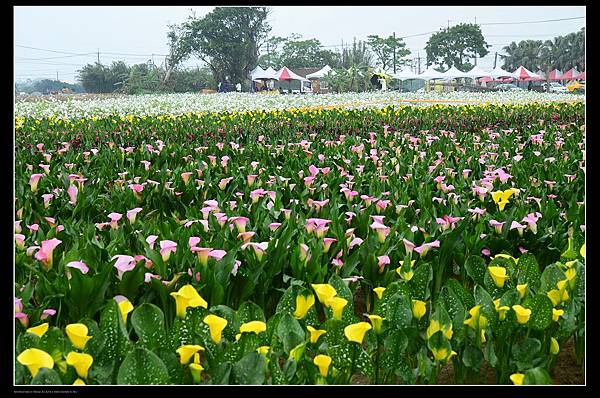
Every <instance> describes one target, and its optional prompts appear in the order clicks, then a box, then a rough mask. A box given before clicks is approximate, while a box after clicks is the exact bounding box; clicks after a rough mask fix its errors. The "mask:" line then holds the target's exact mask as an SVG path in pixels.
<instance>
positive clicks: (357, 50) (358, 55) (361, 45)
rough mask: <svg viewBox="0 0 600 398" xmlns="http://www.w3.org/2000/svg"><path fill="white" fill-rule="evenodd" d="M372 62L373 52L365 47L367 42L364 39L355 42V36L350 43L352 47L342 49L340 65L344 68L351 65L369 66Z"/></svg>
mask: <svg viewBox="0 0 600 398" xmlns="http://www.w3.org/2000/svg"><path fill="white" fill-rule="evenodd" d="M372 64H373V54H371V52H370V51H369V49H368V48H367V43H366V42H364V41H360V40H359V41H358V43H357V42H356V38H355V39H354V42H353V43H352V47H350V48H343V49H342V62H341V65H340V67H342V68H344V69H348V68H351V67H353V66H359V67H362V68H366V67H369V66H371V65H372Z"/></svg>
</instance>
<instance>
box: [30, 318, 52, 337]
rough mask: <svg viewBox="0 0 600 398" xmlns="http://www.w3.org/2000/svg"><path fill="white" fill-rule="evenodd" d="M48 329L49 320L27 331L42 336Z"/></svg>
mask: <svg viewBox="0 0 600 398" xmlns="http://www.w3.org/2000/svg"><path fill="white" fill-rule="evenodd" d="M47 331H48V322H45V323H42V324H41V325H38V326H36V327H33V328H29V329H27V333H32V334H35V335H36V336H38V337H42V336H43V335H44V334H46V332H47Z"/></svg>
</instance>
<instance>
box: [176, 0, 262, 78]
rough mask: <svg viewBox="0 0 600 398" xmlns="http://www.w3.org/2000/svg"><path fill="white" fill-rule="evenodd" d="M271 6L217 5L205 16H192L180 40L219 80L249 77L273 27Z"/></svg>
mask: <svg viewBox="0 0 600 398" xmlns="http://www.w3.org/2000/svg"><path fill="white" fill-rule="evenodd" d="M268 14H269V9H268V8H267V7H215V9H214V10H213V11H211V12H210V13H208V14H207V15H206V16H204V17H203V18H196V17H195V16H191V17H190V18H188V20H187V21H186V22H184V23H183V24H182V26H181V28H180V31H179V33H178V36H177V39H179V40H182V41H183V42H184V43H183V44H180V47H181V49H182V50H181V54H188V52H187V49H188V46H189V54H190V55H196V56H197V57H198V58H200V59H201V60H203V61H204V62H205V63H206V65H208V67H209V68H210V70H211V71H212V73H213V77H214V79H215V81H224V80H229V81H230V83H237V82H242V81H244V80H245V79H247V76H248V72H249V71H250V70H252V69H253V68H254V66H255V65H256V63H257V61H258V56H259V49H260V47H261V45H262V44H263V43H264V41H265V40H266V38H267V35H268V33H269V32H270V30H271V27H270V26H269V24H268V23H267V16H268Z"/></svg>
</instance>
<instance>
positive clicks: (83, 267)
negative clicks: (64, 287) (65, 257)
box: [66, 261, 90, 275]
mask: <svg viewBox="0 0 600 398" xmlns="http://www.w3.org/2000/svg"><path fill="white" fill-rule="evenodd" d="M66 266H67V267H69V268H77V269H78V270H79V271H81V273H82V274H84V275H85V274H87V273H88V272H89V270H90V269H89V267H88V266H87V265H86V264H85V263H84V262H83V261H71V262H70V263H67V265H66Z"/></svg>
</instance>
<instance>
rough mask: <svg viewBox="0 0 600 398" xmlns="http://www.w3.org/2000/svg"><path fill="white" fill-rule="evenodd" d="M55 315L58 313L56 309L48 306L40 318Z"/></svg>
mask: <svg viewBox="0 0 600 398" xmlns="http://www.w3.org/2000/svg"><path fill="white" fill-rule="evenodd" d="M54 315H56V310H55V309H52V308H47V309H45V310H44V311H42V315H41V316H40V319H41V320H44V319H46V318H49V317H51V316H54Z"/></svg>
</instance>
